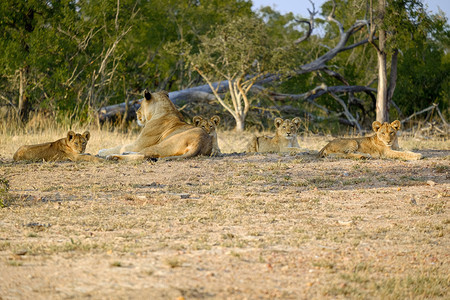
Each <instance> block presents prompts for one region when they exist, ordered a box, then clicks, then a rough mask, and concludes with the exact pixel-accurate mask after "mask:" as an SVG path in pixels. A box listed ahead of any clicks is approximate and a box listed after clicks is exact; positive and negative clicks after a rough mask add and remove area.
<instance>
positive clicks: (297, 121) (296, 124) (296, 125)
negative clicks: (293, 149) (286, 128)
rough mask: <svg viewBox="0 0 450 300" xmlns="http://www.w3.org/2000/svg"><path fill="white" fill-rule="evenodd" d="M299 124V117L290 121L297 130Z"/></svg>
mask: <svg viewBox="0 0 450 300" xmlns="http://www.w3.org/2000/svg"><path fill="white" fill-rule="evenodd" d="M300 122H301V120H300V118H299V117H295V118H293V119H292V123H294V125H295V127H297V129H299V128H300Z"/></svg>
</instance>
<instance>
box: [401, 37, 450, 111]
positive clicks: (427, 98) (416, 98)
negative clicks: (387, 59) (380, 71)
mask: <svg viewBox="0 0 450 300" xmlns="http://www.w3.org/2000/svg"><path fill="white" fill-rule="evenodd" d="M449 58H450V54H448V53H447V54H445V53H444V52H443V51H442V50H441V49H439V48H438V47H437V46H436V45H433V44H431V43H428V44H425V45H423V46H422V47H420V48H410V49H407V50H406V51H405V52H403V55H402V56H401V57H400V60H399V66H398V72H399V74H401V76H399V78H398V79H397V87H396V92H395V95H394V99H393V100H394V101H395V102H396V104H397V105H398V106H399V107H401V109H402V112H403V113H404V114H405V115H410V114H412V113H414V111H418V110H420V109H423V108H425V107H428V106H430V105H431V104H433V103H438V104H439V107H440V108H441V109H442V108H444V109H445V108H448V107H449V104H450V103H449V99H450V89H449V87H450V60H449Z"/></svg>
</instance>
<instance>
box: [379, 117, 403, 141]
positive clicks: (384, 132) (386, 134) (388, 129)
mask: <svg viewBox="0 0 450 300" xmlns="http://www.w3.org/2000/svg"><path fill="white" fill-rule="evenodd" d="M400 126H401V123H400V121H399V120H395V121H394V122H392V123H390V124H389V123H387V122H385V123H383V124H381V123H380V122H378V121H375V122H373V123H372V128H373V130H374V131H375V132H376V133H377V137H378V139H379V140H380V141H382V142H383V143H384V144H385V145H386V146H388V147H392V146H393V145H394V143H395V140H396V139H397V131H398V130H399V129H400Z"/></svg>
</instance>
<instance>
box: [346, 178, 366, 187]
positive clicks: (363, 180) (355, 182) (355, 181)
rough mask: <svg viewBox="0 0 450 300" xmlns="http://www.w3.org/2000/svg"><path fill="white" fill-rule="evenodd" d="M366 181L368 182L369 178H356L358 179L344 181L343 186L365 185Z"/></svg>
mask: <svg viewBox="0 0 450 300" xmlns="http://www.w3.org/2000/svg"><path fill="white" fill-rule="evenodd" d="M366 181H367V178H365V177H356V178H351V179H346V180H344V181H342V184H343V185H354V184H359V183H364V182H366Z"/></svg>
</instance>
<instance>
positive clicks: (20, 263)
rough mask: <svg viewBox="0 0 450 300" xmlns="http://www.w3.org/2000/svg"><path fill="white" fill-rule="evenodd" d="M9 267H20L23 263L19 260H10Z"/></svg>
mask: <svg viewBox="0 0 450 300" xmlns="http://www.w3.org/2000/svg"><path fill="white" fill-rule="evenodd" d="M8 265H10V266H13V267H20V266H23V262H22V261H19V260H8Z"/></svg>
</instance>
